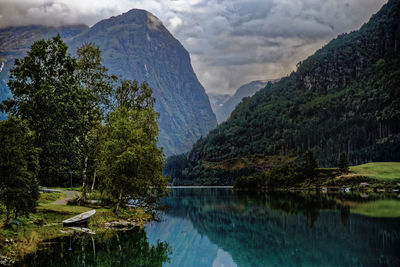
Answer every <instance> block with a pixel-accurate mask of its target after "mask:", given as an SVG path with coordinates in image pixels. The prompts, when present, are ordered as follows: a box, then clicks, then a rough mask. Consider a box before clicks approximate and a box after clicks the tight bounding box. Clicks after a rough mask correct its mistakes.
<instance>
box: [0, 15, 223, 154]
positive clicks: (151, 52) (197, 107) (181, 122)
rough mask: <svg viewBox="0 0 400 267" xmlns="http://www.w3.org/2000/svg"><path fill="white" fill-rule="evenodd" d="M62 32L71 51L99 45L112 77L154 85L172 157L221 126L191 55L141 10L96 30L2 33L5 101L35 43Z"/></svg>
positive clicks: (107, 21)
mask: <svg viewBox="0 0 400 267" xmlns="http://www.w3.org/2000/svg"><path fill="white" fill-rule="evenodd" d="M79 30H80V31H79ZM57 33H60V35H61V36H62V37H63V39H64V41H66V42H67V44H68V46H69V47H70V53H75V51H76V49H77V48H78V47H80V46H81V45H82V44H84V43H90V42H92V43H95V44H96V45H98V46H99V47H100V50H101V51H102V57H103V61H104V65H105V66H106V67H107V68H108V69H109V72H110V73H111V74H114V75H117V76H118V77H120V78H123V79H136V80H138V81H139V82H144V81H146V82H147V83H148V84H149V85H150V87H151V88H152V89H153V95H154V97H155V99H156V104H155V110H156V111H157V112H158V113H160V119H159V128H160V135H159V145H160V146H161V147H164V153H165V154H166V155H167V156H168V155H171V154H175V153H183V152H187V151H189V150H190V147H191V145H192V144H193V143H194V142H195V141H196V140H197V139H198V138H199V137H200V136H205V135H206V134H207V133H208V132H209V131H210V130H211V129H213V128H214V127H215V126H216V125H217V122H216V118H215V115H214V113H213V112H212V110H211V106H210V102H209V99H208V96H207V95H206V93H205V90H204V88H203V87H202V85H201V84H200V82H199V81H198V79H197V77H196V75H195V73H194V71H193V68H192V66H191V62H190V56H189V53H188V52H187V51H186V50H185V48H184V47H183V46H182V45H181V44H180V42H179V41H178V40H176V39H175V38H174V37H173V36H172V35H171V34H170V33H169V32H168V30H167V29H166V28H165V27H164V25H163V24H162V22H161V21H160V20H159V19H158V18H156V17H155V16H153V15H152V14H151V13H149V12H147V11H145V10H138V9H133V10H131V11H129V12H127V13H124V14H122V15H119V16H115V17H111V18H109V19H105V20H102V21H100V22H98V23H97V24H95V25H94V26H93V27H91V28H89V27H87V26H79V27H78V26H74V28H71V27H69V26H64V27H59V28H53V27H45V26H25V27H11V28H6V29H0V61H2V62H6V63H5V66H6V68H5V69H4V70H3V71H2V72H1V73H0V78H1V79H2V80H3V81H2V82H0V83H1V85H2V86H1V87H0V89H1V98H6V97H7V94H8V92H9V91H8V88H6V86H5V85H6V81H7V79H8V70H9V69H10V68H11V67H12V65H13V63H14V59H15V58H21V57H23V56H24V55H25V52H26V51H27V49H29V48H30V45H31V44H32V43H33V42H34V41H37V40H39V39H42V38H45V39H46V38H50V37H52V36H54V35H56V34H57ZM0 66H1V62H0ZM0 100H1V99H0Z"/></svg>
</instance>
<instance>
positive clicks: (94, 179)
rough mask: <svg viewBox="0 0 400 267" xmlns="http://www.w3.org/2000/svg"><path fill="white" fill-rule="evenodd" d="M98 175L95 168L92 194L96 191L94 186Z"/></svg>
mask: <svg viewBox="0 0 400 267" xmlns="http://www.w3.org/2000/svg"><path fill="white" fill-rule="evenodd" d="M96 174H97V172H96V168H95V169H94V173H93V183H92V193H93V190H94V184H95V183H96Z"/></svg>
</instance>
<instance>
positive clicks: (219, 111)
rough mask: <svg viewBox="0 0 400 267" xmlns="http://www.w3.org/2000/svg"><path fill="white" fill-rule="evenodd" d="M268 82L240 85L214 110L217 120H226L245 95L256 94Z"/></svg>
mask: <svg viewBox="0 0 400 267" xmlns="http://www.w3.org/2000/svg"><path fill="white" fill-rule="evenodd" d="M267 82H268V81H252V82H250V83H247V84H245V85H242V86H241V87H239V89H237V90H236V92H235V94H234V95H233V96H231V97H229V98H228V99H226V100H225V102H223V103H222V104H221V105H219V106H218V107H216V109H215V110H214V113H215V115H216V116H217V122H218V123H222V122H224V121H226V120H227V119H228V118H229V116H230V115H231V113H232V111H233V110H234V109H235V107H236V106H237V105H238V104H239V103H240V102H241V101H242V99H243V98H244V97H249V96H252V95H254V94H255V93H256V92H257V91H258V90H260V89H261V88H264V87H265V86H266V85H267Z"/></svg>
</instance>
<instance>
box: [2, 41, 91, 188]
mask: <svg viewBox="0 0 400 267" xmlns="http://www.w3.org/2000/svg"><path fill="white" fill-rule="evenodd" d="M67 49H68V48H67V45H66V44H65V43H64V42H63V41H62V40H61V37H60V36H57V37H54V38H53V39H51V40H48V41H44V40H41V41H38V42H35V43H34V44H33V45H32V48H31V50H30V51H29V52H28V55H27V56H26V57H25V58H23V59H22V60H16V61H15V66H14V68H13V69H12V70H11V74H10V81H9V83H8V86H9V87H10V90H11V92H12V93H13V96H14V97H13V98H12V99H11V98H9V99H7V100H5V101H4V102H3V103H2V108H3V110H5V111H7V112H10V113H11V114H13V115H15V116H17V117H19V118H22V119H24V120H27V122H28V124H29V127H30V128H31V129H32V130H33V131H34V133H35V138H34V145H35V146H36V147H38V148H40V149H41V151H40V154H39V163H40V171H39V180H40V182H41V183H42V184H43V185H51V184H60V183H62V182H63V181H65V180H66V179H67V177H68V171H69V170H71V169H74V168H76V164H77V157H76V156H77V155H76V153H75V146H76V136H77V132H78V131H79V127H80V124H79V118H80V116H81V115H82V114H81V108H82V107H81V106H80V105H79V104H80V100H81V99H85V98H86V95H85V92H84V91H83V90H81V88H80V87H79V86H78V84H77V82H76V79H75V75H74V71H75V60H74V59H73V58H72V57H71V56H70V55H68V54H67Z"/></svg>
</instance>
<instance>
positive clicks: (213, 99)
mask: <svg viewBox="0 0 400 267" xmlns="http://www.w3.org/2000/svg"><path fill="white" fill-rule="evenodd" d="M207 95H208V98H209V99H210V104H211V108H212V110H213V112H214V114H215V115H216V116H217V121H218V115H217V111H218V109H219V108H220V107H221V106H222V105H223V104H224V103H225V102H226V101H227V100H228V99H229V98H231V97H232V95H229V94H218V93H207ZM218 122H219V121H218Z"/></svg>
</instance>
